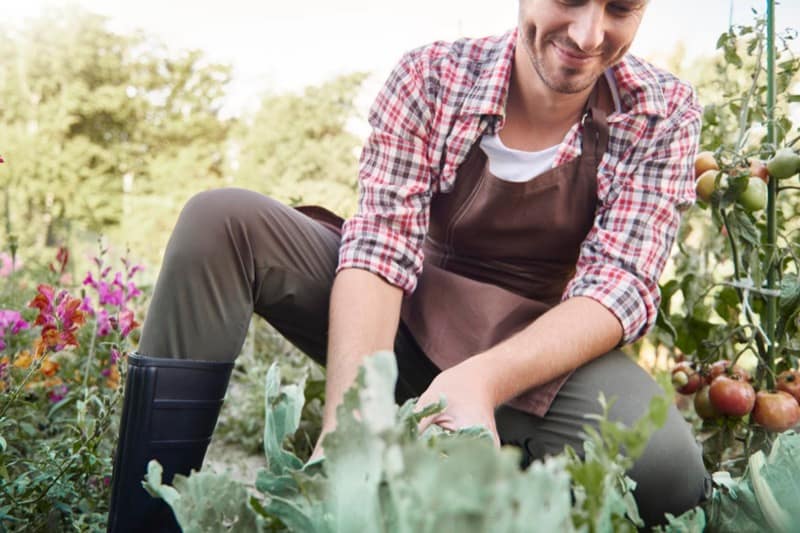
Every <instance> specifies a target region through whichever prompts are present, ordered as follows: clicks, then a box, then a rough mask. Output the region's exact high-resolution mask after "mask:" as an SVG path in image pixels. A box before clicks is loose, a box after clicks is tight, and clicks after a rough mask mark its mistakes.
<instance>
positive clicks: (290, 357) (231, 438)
mask: <svg viewBox="0 0 800 533" xmlns="http://www.w3.org/2000/svg"><path fill="white" fill-rule="evenodd" d="M275 361H280V364H281V370H282V373H283V377H284V380H286V381H287V382H289V383H302V384H304V387H303V391H304V394H305V404H304V405H303V412H302V417H301V420H300V424H299V428H298V430H297V431H296V432H295V433H294V435H293V436H292V438H291V439H290V440H288V441H287V442H286V443H285V446H286V447H287V449H288V450H290V451H291V452H292V453H294V454H295V455H296V456H297V457H299V458H300V459H302V460H306V459H308V457H309V456H310V455H311V452H312V450H313V449H314V444H315V443H316V442H317V439H318V438H319V431H320V427H321V425H322V406H323V403H324V396H325V376H324V373H323V370H322V368H321V367H320V366H319V365H317V364H316V363H314V362H313V361H312V360H311V359H310V358H309V357H308V356H307V355H306V354H304V353H303V352H301V351H300V350H298V349H297V348H295V347H294V346H293V345H292V344H291V343H289V341H287V340H286V339H284V338H283V337H282V336H281V335H280V334H279V333H278V332H277V331H275V329H274V328H272V326H270V325H269V324H268V323H267V322H266V321H264V320H262V319H261V318H259V317H255V318H254V319H253V320H252V321H251V323H250V328H249V331H248V335H247V338H246V339H245V343H244V346H243V347H242V351H241V353H240V354H239V357H237V358H236V364H235V366H234V370H233V374H232V375H231V382H230V385H229V387H228V393H227V396H226V398H227V399H226V402H225V409H223V410H222V412H221V413H220V419H219V422H217V428H216V430H215V432H214V441H215V443H217V442H219V443H222V444H223V445H225V446H235V447H237V448H240V449H242V450H244V451H245V452H247V453H249V454H253V455H256V454H262V453H263V451H264V419H265V416H266V409H265V403H266V401H265V399H266V397H265V388H264V386H263V383H264V376H265V375H266V374H267V371H268V370H269V368H270V366H271V365H272V363H273V362H275ZM212 446H213V445H212Z"/></svg>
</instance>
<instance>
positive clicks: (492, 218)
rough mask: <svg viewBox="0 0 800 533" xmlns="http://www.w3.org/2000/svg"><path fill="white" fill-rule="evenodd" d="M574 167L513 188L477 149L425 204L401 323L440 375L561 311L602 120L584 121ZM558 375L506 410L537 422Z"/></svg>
mask: <svg viewBox="0 0 800 533" xmlns="http://www.w3.org/2000/svg"><path fill="white" fill-rule="evenodd" d="M583 126H584V134H583V143H582V153H581V155H580V157H578V158H577V159H574V160H572V161H570V162H569V163H566V164H564V165H561V166H559V167H556V168H553V169H551V170H549V171H546V172H544V173H542V174H540V175H539V176H537V177H536V179H533V180H531V181H527V182H522V183H517V182H509V181H504V180H501V179H500V178H498V177H496V176H494V175H492V174H491V173H490V172H489V165H488V158H487V157H486V154H485V153H484V152H483V150H481V149H480V141H477V142H476V143H475V145H474V146H473V147H472V149H471V150H470V152H469V154H468V155H467V158H466V160H465V161H464V162H463V163H462V164H461V166H460V167H459V169H458V175H457V177H456V180H455V184H454V187H453V189H452V190H451V191H450V192H448V193H447V194H439V195H436V196H434V197H433V199H432V202H431V217H430V218H431V220H430V228H429V231H428V235H427V238H426V240H425V243H424V245H423V250H424V262H423V269H422V273H421V274H420V276H419V279H418V282H417V288H416V290H415V292H414V293H413V294H411V295H410V296H408V297H407V298H405V299H404V301H403V306H402V310H401V317H402V319H403V321H404V322H405V323H406V325H407V326H408V328H409V330H410V331H411V334H412V335H413V337H414V339H415V340H416V341H417V343H418V344H419V346H420V347H421V348H422V350H423V351H424V352H425V354H426V355H427V356H428V357H429V358H430V359H431V361H433V362H434V363H435V364H436V366H438V367H439V368H440V369H442V370H444V369H446V368H450V367H452V366H454V365H456V364H458V363H460V362H461V361H463V360H465V359H467V358H468V357H470V356H472V355H475V354H477V353H479V352H482V351H485V350H488V349H489V348H491V347H492V346H494V345H496V344H498V343H499V342H501V341H502V340H504V339H506V338H508V337H510V336H512V335H513V334H515V333H517V332H518V331H520V330H522V329H524V328H525V327H526V326H528V325H529V324H530V323H532V322H533V321H534V320H535V319H536V318H538V317H539V316H541V315H542V314H543V313H544V312H545V311H547V310H548V309H550V308H551V307H553V306H554V305H556V304H557V303H559V302H560V300H561V296H562V293H563V291H564V288H565V287H566V285H567V282H569V280H570V278H571V277H572V276H573V275H574V273H575V264H576V262H577V260H578V254H579V250H580V245H581V243H582V242H583V240H584V239H585V238H586V234H587V233H588V232H589V229H590V228H591V227H592V224H593V222H594V214H595V209H596V205H597V167H598V165H599V163H600V160H601V158H602V157H603V154H604V153H605V150H606V147H607V143H608V124H607V122H606V115H605V113H604V112H603V111H602V110H600V109H599V108H597V107H592V108H591V111H590V112H587V113H586V114H585V115H584V119H583ZM569 374H570V373H568V374H565V375H563V376H561V377H558V378H556V379H554V380H552V381H550V382H549V383H545V384H543V385H540V386H538V387H535V388H533V389H530V390H529V391H527V392H525V393H523V394H522V395H520V396H518V397H517V398H514V399H513V400H511V401H510V402H508V405H510V406H512V407H515V408H517V409H521V410H523V411H526V412H528V413H532V414H535V415H537V416H544V415H545V413H546V412H547V410H548V408H549V407H550V404H551V403H552V401H553V398H554V397H555V395H556V394H557V393H558V390H559V389H560V388H561V386H562V385H563V384H564V382H565V381H566V380H567V378H568V377H569Z"/></svg>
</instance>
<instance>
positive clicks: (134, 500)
mask: <svg viewBox="0 0 800 533" xmlns="http://www.w3.org/2000/svg"><path fill="white" fill-rule="evenodd" d="M232 369H233V363H218V362H212V361H189V360H185V359H162V358H154V357H145V356H142V355H139V354H131V355H130V356H129V357H128V377H127V379H126V382H125V400H124V404H123V407H122V420H121V421H120V430H119V441H118V443H117V453H116V456H115V457H114V473H113V477H112V481H111V509H110V511H109V514H108V531H109V532H111V533H122V532H126V533H127V532H138V531H146V532H148V533H155V532H158V533H161V532H178V531H180V528H179V527H178V525H177V522H176V521H175V517H174V515H173V514H172V509H170V508H169V506H168V505H167V504H166V503H164V501H163V500H161V499H158V498H153V497H151V496H150V495H149V494H148V493H147V491H145V490H144V488H143V487H142V480H143V479H144V475H145V473H146V470H147V463H148V462H149V461H150V460H151V459H156V460H157V461H158V462H159V463H161V466H162V467H163V468H164V474H163V482H164V483H171V482H172V478H173V476H174V475H175V474H184V475H188V474H189V473H190V471H191V470H192V469H194V470H199V469H200V467H201V466H202V464H203V458H204V457H205V454H206V448H208V444H209V443H210V442H211V435H212V434H213V432H214V427H215V426H216V423H217V416H218V415H219V410H220V407H221V406H222V400H223V399H224V397H225V390H226V389H227V388H228V380H229V379H230V375H231V370H232Z"/></svg>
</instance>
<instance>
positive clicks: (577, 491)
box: [567, 383, 672, 533]
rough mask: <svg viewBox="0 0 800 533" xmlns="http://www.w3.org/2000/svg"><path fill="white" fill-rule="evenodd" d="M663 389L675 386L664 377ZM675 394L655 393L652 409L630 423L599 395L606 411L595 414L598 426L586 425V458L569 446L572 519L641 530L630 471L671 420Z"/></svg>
mask: <svg viewBox="0 0 800 533" xmlns="http://www.w3.org/2000/svg"><path fill="white" fill-rule="evenodd" d="M662 387H663V389H664V390H667V391H672V387H671V386H670V385H669V384H667V383H663V384H662ZM671 401H672V395H671V394H670V395H668V396H659V397H655V398H653V400H652V401H651V403H650V406H649V409H648V412H647V414H645V415H644V416H643V417H642V418H641V419H640V420H638V421H637V422H636V424H635V425H634V426H633V427H631V428H626V427H625V426H624V425H622V424H621V423H619V422H612V421H610V420H609V417H608V414H609V410H610V409H611V405H612V404H613V401H612V402H610V403H609V402H607V401H606V399H605V396H603V395H602V393H601V395H600V405H601V406H602V408H603V414H602V415H592V416H591V418H594V419H596V420H597V421H598V424H599V430H596V429H594V428H592V427H591V426H586V427H585V428H584V431H586V433H587V437H588V438H587V440H586V442H585V443H584V453H585V458H584V459H583V460H580V458H579V457H578V454H576V453H575V451H574V450H572V449H568V450H567V455H568V456H569V457H571V459H572V460H571V462H570V464H569V466H568V467H567V470H568V472H569V473H570V475H571V476H572V481H573V487H574V491H573V496H574V499H575V502H574V509H573V513H572V516H573V522H574V523H575V525H576V526H577V528H578V529H579V530H580V529H582V528H585V530H586V531H589V532H598V533H599V532H604V531H636V526H642V525H643V522H641V519H640V518H639V514H638V511H637V508H636V502H635V501H634V499H633V494H632V491H633V489H634V488H635V484H634V483H633V481H631V480H630V478H628V477H626V475H625V472H627V471H628V470H629V469H630V468H631V467H632V466H633V463H634V461H635V460H636V459H637V458H638V457H639V456H641V454H642V453H643V452H644V449H645V446H646V445H647V441H648V440H649V438H650V435H652V434H653V433H654V432H655V431H656V430H657V429H658V428H660V427H661V426H663V425H664V423H665V422H666V421H667V411H668V409H669V405H670V403H671Z"/></svg>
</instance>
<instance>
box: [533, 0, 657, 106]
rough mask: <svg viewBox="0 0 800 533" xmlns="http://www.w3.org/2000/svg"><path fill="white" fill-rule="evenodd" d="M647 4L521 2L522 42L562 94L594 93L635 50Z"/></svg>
mask: <svg viewBox="0 0 800 533" xmlns="http://www.w3.org/2000/svg"><path fill="white" fill-rule="evenodd" d="M646 4H647V0H519V42H518V46H519V47H522V48H523V49H524V51H525V52H526V53H527V56H528V58H529V59H530V63H531V65H532V66H533V68H534V69H535V70H536V72H537V74H538V75H539V78H541V80H542V82H543V83H544V84H545V85H546V86H547V87H548V88H550V89H551V90H553V91H556V92H559V93H569V94H572V93H578V92H581V91H583V90H585V89H587V88H589V87H591V86H592V85H593V84H594V82H595V81H597V79H598V78H599V77H600V76H601V75H602V73H603V71H604V70H605V69H606V68H607V67H609V66H610V65H613V64H615V63H617V62H618V61H619V60H620V59H622V57H623V56H624V55H625V53H626V52H627V51H628V48H630V45H631V43H632V42H633V37H634V36H635V35H636V30H638V29H639V24H640V22H641V20H642V15H643V14H644V8H645V5H646Z"/></svg>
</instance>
